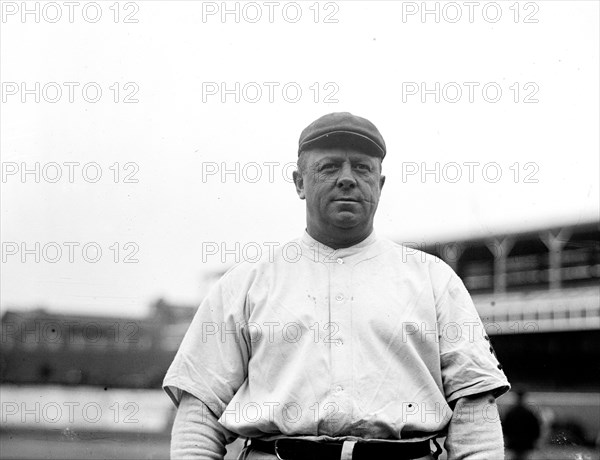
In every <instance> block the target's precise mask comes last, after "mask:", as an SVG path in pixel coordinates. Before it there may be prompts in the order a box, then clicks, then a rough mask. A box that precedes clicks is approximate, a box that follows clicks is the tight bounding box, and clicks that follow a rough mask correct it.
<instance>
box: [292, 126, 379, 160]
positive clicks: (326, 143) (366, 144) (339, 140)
mask: <svg viewBox="0 0 600 460" xmlns="http://www.w3.org/2000/svg"><path fill="white" fill-rule="evenodd" d="M335 147H351V148H353V149H355V150H358V151H360V152H363V153H366V154H367V155H372V156H374V157H378V158H381V159H383V158H384V157H385V152H384V151H383V149H382V148H381V147H380V146H379V145H378V144H377V143H375V142H374V141H373V140H371V139H370V138H368V137H367V136H363V135H362V134H359V133H355V132H352V131H334V132H332V133H327V134H323V135H322V136H319V137H317V138H315V139H311V140H310V141H308V142H304V143H303V144H302V145H300V147H299V149H298V155H300V153H302V152H306V151H308V150H313V149H316V148H335Z"/></svg>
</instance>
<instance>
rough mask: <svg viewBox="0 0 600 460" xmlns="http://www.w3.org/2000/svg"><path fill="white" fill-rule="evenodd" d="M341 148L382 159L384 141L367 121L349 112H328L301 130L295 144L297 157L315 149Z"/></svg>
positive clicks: (384, 150) (374, 127)
mask: <svg viewBox="0 0 600 460" xmlns="http://www.w3.org/2000/svg"><path fill="white" fill-rule="evenodd" d="M341 146H347V147H353V148H356V149H357V150H360V151H362V152H365V153H367V154H369V155H373V156H376V157H379V158H381V159H383V158H385V153H386V148H385V141H384V140H383V136H382V135H381V133H380V132H379V130H378V129H377V127H376V126H375V125H374V124H373V123H371V122H370V121H369V120H367V119H366V118H362V117H358V116H356V115H352V114H351V113H349V112H334V113H328V114H327V115H323V116H322V117H321V118H318V119H317V120H315V121H313V122H312V123H311V124H310V125H308V126H307V127H306V128H304V130H303V131H302V134H300V140H299V141H298V155H300V153H301V152H303V151H307V150H311V149H313V148H317V147H320V148H327V147H341Z"/></svg>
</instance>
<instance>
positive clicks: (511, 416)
mask: <svg viewBox="0 0 600 460" xmlns="http://www.w3.org/2000/svg"><path fill="white" fill-rule="evenodd" d="M525 394H526V393H525V391H524V390H518V391H517V402H516V405H515V406H514V407H512V408H511V409H510V410H509V411H508V412H507V413H506V416H505V418H504V421H503V423H502V426H503V427H504V437H505V440H506V448H507V449H508V450H509V451H510V453H511V454H512V455H511V458H513V459H514V460H525V459H527V458H528V457H529V454H530V452H531V451H532V450H534V449H535V447H536V443H537V441H538V439H539V437H540V428H541V424H540V419H539V418H538V416H537V414H536V413H535V412H534V411H532V410H531V409H530V408H529V407H527V406H526V405H525Z"/></svg>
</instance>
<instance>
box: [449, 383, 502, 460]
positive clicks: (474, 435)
mask: <svg viewBox="0 0 600 460" xmlns="http://www.w3.org/2000/svg"><path fill="white" fill-rule="evenodd" d="M444 447H445V448H446V450H447V451H448V460H463V459H464V460H497V459H499V460H502V459H504V439H503V437H502V426H501V425H500V416H499V415H498V407H497V406H496V399H495V398H494V397H493V396H492V394H491V393H489V392H487V393H480V394H477V395H472V396H465V397H462V398H459V399H458V401H457V402H456V406H455V407H454V414H453V415H452V419H451V420H450V423H449V424H448V436H447V437H446V441H445V442H444Z"/></svg>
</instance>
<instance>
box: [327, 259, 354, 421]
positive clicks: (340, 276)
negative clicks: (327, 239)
mask: <svg viewBox="0 0 600 460" xmlns="http://www.w3.org/2000/svg"><path fill="white" fill-rule="evenodd" d="M332 259H333V260H332V262H333V263H332V264H331V265H330V281H331V284H330V293H331V294H330V295H331V296H332V297H331V299H332V301H331V302H330V307H329V308H330V321H331V323H332V328H331V329H330V330H331V331H332V332H334V333H333V334H332V335H331V337H330V338H331V342H332V343H331V344H330V346H331V366H332V368H331V369H332V376H331V377H332V380H331V384H332V387H331V391H332V393H333V396H334V398H335V399H336V401H337V403H336V404H339V408H340V411H341V412H346V411H348V410H351V408H350V407H351V406H349V405H348V404H347V403H346V402H345V401H346V399H347V398H349V397H350V395H349V394H348V392H347V391H346V390H347V385H348V383H349V382H351V381H352V356H351V346H350V345H351V344H350V343H349V342H348V340H349V338H350V336H349V334H350V328H351V324H352V323H351V305H350V294H351V290H350V289H351V276H352V271H351V267H350V266H349V265H348V264H347V263H346V261H344V260H343V259H342V258H332Z"/></svg>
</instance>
